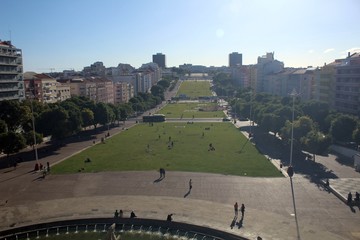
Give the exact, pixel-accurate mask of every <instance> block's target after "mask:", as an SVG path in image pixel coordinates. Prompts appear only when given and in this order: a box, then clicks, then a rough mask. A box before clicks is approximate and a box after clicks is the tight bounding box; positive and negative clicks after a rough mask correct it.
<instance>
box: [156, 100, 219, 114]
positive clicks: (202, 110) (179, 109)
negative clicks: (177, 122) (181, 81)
mask: <svg viewBox="0 0 360 240" xmlns="http://www.w3.org/2000/svg"><path fill="white" fill-rule="evenodd" d="M158 113H161V114H165V116H166V118H181V117H182V118H192V117H195V118H223V117H225V114H224V112H223V111H222V110H221V109H220V108H218V104H217V103H201V102H199V103H192V102H191V103H176V104H175V103H170V104H167V105H166V106H165V107H164V108H162V109H161V110H160V111H159V112H158Z"/></svg>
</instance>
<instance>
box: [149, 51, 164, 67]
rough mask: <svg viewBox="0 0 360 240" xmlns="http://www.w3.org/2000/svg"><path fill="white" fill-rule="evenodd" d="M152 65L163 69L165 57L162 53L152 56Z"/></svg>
mask: <svg viewBox="0 0 360 240" xmlns="http://www.w3.org/2000/svg"><path fill="white" fill-rule="evenodd" d="M152 61H153V63H156V64H157V65H158V66H159V67H161V68H165V67H166V64H165V55H164V54H162V53H157V54H156V55H153V56H152Z"/></svg>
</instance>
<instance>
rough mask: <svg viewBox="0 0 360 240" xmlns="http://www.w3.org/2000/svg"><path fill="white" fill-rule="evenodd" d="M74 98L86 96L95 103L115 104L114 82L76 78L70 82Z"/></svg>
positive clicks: (94, 78) (95, 78)
mask: <svg viewBox="0 0 360 240" xmlns="http://www.w3.org/2000/svg"><path fill="white" fill-rule="evenodd" d="M70 92H71V95H72V96H85V97H88V98H90V99H91V100H93V101H95V102H103V103H114V86H113V82H112V81H110V80H108V79H105V78H101V77H88V78H74V79H71V80H70Z"/></svg>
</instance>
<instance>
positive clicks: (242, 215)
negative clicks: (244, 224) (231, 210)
mask: <svg viewBox="0 0 360 240" xmlns="http://www.w3.org/2000/svg"><path fill="white" fill-rule="evenodd" d="M240 211H241V218H244V214H245V205H244V204H241V208H240Z"/></svg>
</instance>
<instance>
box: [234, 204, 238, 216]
mask: <svg viewBox="0 0 360 240" xmlns="http://www.w3.org/2000/svg"><path fill="white" fill-rule="evenodd" d="M234 211H235V216H237V215H238V212H239V206H238V203H237V202H236V203H235V204H234Z"/></svg>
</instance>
